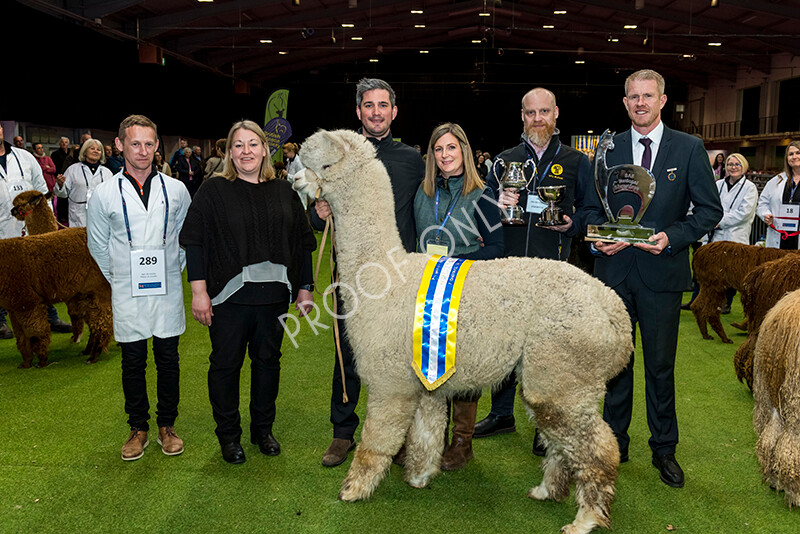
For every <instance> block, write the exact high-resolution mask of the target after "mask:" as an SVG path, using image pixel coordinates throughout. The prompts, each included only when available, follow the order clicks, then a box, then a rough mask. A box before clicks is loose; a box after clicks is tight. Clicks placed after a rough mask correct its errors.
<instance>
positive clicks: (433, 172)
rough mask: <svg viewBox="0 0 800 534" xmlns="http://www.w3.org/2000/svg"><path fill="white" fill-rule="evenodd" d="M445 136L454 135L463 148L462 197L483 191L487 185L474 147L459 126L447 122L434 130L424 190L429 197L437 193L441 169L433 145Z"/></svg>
mask: <svg viewBox="0 0 800 534" xmlns="http://www.w3.org/2000/svg"><path fill="white" fill-rule="evenodd" d="M445 134H452V135H453V137H455V138H456V139H458V144H459V146H460V148H461V159H462V160H463V162H464V187H463V188H462V190H461V195H462V196H466V195H467V194H468V193H471V192H472V191H474V190H475V189H483V188H484V187H485V184H484V183H483V180H481V176H480V175H479V174H478V169H477V168H476V167H475V161H474V160H473V159H472V147H470V146H469V140H467V134H466V133H465V132H464V129H463V128H461V126H459V125H458V124H455V123H453V122H446V123H444V124H440V125H439V126H437V127H436V128H434V129H433V133H432V134H431V140H430V141H428V153H427V156H428V157H427V158H425V178H424V179H423V180H422V190H423V191H424V192H425V194H426V195H428V196H429V197H432V196H433V193H434V191H436V177H437V176H438V175H439V167H438V166H437V165H436V157H435V156H434V154H433V145H434V144H435V143H436V141H438V140H439V139H440V138H441V137H442V136H443V135H445Z"/></svg>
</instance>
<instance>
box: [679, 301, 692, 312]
mask: <svg viewBox="0 0 800 534" xmlns="http://www.w3.org/2000/svg"><path fill="white" fill-rule="evenodd" d="M681 309H682V310H691V309H692V303H691V302H687V303H686V304H681Z"/></svg>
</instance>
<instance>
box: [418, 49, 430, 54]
mask: <svg viewBox="0 0 800 534" xmlns="http://www.w3.org/2000/svg"><path fill="white" fill-rule="evenodd" d="M419 53H420V54H427V53H428V51H427V50H420V51H419Z"/></svg>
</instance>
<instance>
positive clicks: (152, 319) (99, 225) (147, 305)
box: [86, 173, 191, 343]
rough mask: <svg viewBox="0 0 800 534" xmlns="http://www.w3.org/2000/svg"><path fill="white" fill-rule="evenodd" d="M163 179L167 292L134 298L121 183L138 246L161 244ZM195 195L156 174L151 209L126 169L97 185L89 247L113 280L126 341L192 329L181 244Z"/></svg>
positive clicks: (119, 328) (119, 336)
mask: <svg viewBox="0 0 800 534" xmlns="http://www.w3.org/2000/svg"><path fill="white" fill-rule="evenodd" d="M161 180H164V185H165V186H166V189H167V196H168V198H169V223H168V225H167V246H166V250H165V252H164V256H165V261H166V276H167V293H166V295H151V296H146V297H133V296H132V295H131V265H130V257H131V255H130V250H131V247H130V246H129V245H128V234H127V232H126V231H125V218H124V216H123V212H122V200H121V198H120V192H119V182H122V194H123V195H124V196H125V203H126V205H127V209H128V219H129V221H130V229H131V236H132V237H133V247H134V248H141V247H143V246H148V247H158V246H161V243H162V236H163V231H164V209H165V204H164V194H163V192H162V188H161ZM190 203H191V199H190V198H189V192H188V191H187V190H186V186H185V185H183V183H182V182H180V181H179V180H176V179H174V178H170V177H169V176H167V175H166V174H160V173H159V174H157V175H156V176H153V178H152V181H151V184H150V197H149V199H148V208H147V210H145V208H144V205H143V204H142V201H141V197H139V193H138V192H137V191H136V190H135V189H134V187H133V185H131V183H130V182H129V181H128V179H127V178H125V177H124V176H123V175H122V173H117V174H116V175H114V177H113V178H112V179H111V180H108V181H106V182H103V183H101V184H100V185H98V186H97V188H96V189H95V191H94V194H92V197H91V198H90V199H89V212H88V217H87V223H88V224H87V226H86V231H87V234H88V242H89V252H90V253H91V255H92V257H93V258H94V260H95V261H96V262H97V265H98V266H99V267H100V270H101V271H102V272H103V274H104V275H105V277H106V279H108V282H109V283H110V284H111V304H112V309H113V311H114V338H115V339H116V340H117V341H120V342H123V343H129V342H132V341H139V340H141V339H147V338H150V337H152V336H157V337H160V338H168V337H172V336H178V335H180V334H182V333H183V331H184V330H185V328H186V318H185V313H184V308H183V281H182V279H181V271H182V270H183V268H184V267H185V266H186V254H185V252H184V250H183V249H182V248H181V247H180V246H179V245H178V234H180V231H181V228H182V227H183V221H184V219H185V218H186V212H187V211H188V209H189V204H190Z"/></svg>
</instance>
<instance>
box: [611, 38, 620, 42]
mask: <svg viewBox="0 0 800 534" xmlns="http://www.w3.org/2000/svg"><path fill="white" fill-rule="evenodd" d="M609 41H611V42H612V43H618V42H619V39H617V38H616V37H612V38H611V39H609Z"/></svg>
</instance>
